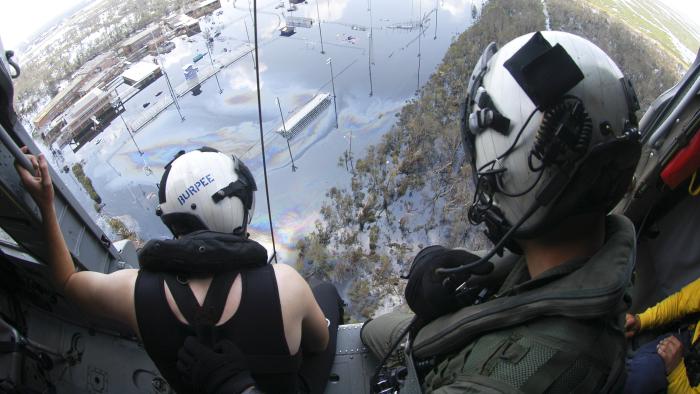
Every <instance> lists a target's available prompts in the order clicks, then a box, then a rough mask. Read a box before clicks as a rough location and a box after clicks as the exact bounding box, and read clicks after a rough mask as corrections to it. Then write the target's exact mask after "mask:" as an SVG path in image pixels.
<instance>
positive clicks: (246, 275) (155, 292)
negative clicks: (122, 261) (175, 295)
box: [134, 265, 325, 394]
mask: <svg viewBox="0 0 700 394" xmlns="http://www.w3.org/2000/svg"><path fill="white" fill-rule="evenodd" d="M241 279H242V280H241V282H242V292H241V301H240V305H239V307H238V310H237V311H236V313H235V314H234V316H233V317H232V318H231V319H229V320H228V321H226V322H225V323H224V324H222V325H220V326H217V327H215V329H214V336H215V337H216V338H218V339H224V338H225V339H230V340H232V341H233V342H234V343H236V345H238V347H239V348H240V349H241V351H242V352H243V353H244V354H246V355H258V356H260V355H269V356H271V358H276V357H277V358H279V357H280V356H289V347H288V345H287V341H286V337H285V333H284V325H283V322H282V309H281V306H280V298H279V293H278V291H277V281H276V279H275V273H274V269H273V267H272V266H271V265H266V266H264V267H260V268H255V269H252V270H248V271H241ZM163 281H164V277H163V275H162V274H160V273H153V272H148V271H144V270H141V271H139V275H138V278H137V279H136V288H135V292H134V303H135V306H136V318H137V323H138V326H139V331H140V333H141V338H142V340H143V343H144V347H145V349H146V352H147V353H148V355H149V356H150V357H151V359H152V360H153V361H154V362H155V364H156V366H157V367H158V369H159V371H160V373H161V374H162V375H163V377H164V378H165V379H166V380H167V381H168V383H169V384H170V386H171V387H172V388H173V389H174V390H175V391H176V392H178V393H180V394H183V393H191V392H193V389H192V387H190V386H189V385H187V384H186V383H184V382H183V381H182V380H181V379H180V376H179V373H178V371H177V368H176V363H177V352H178V350H179V349H180V347H181V346H182V344H183V343H184V341H185V338H186V337H188V336H192V335H195V332H194V330H193V329H192V328H191V327H190V326H188V325H186V324H183V323H181V322H180V321H179V320H178V319H177V317H175V315H174V314H173V312H172V311H171V309H170V306H169V305H168V301H167V300H166V298H165V289H164V285H163ZM295 358H297V359H299V361H301V360H300V358H301V352H299V353H297V355H296V356H295ZM251 370H252V372H253V378H254V379H255V381H256V383H257V385H258V387H259V388H260V389H261V390H263V391H265V392H267V393H288V392H296V391H297V374H296V373H286V374H280V373H256V371H255V368H251ZM324 380H325V379H324Z"/></svg>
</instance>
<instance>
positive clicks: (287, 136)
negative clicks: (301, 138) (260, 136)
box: [275, 97, 297, 172]
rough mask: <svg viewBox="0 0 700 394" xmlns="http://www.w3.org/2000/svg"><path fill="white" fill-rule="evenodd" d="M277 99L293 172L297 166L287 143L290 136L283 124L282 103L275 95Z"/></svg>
mask: <svg viewBox="0 0 700 394" xmlns="http://www.w3.org/2000/svg"><path fill="white" fill-rule="evenodd" d="M275 99H276V100H277V107H278V108H279V109H280V118H282V130H284V134H285V136H284V139H286V140H287V149H289V157H290V158H291V159H292V172H295V171H296V170H297V166H295V165H294V156H292V147H291V146H290V145H289V138H291V136H290V135H289V134H287V126H286V125H285V124H284V115H282V104H280V98H279V97H275Z"/></svg>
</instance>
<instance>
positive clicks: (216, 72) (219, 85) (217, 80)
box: [205, 37, 224, 94]
mask: <svg viewBox="0 0 700 394" xmlns="http://www.w3.org/2000/svg"><path fill="white" fill-rule="evenodd" d="M210 38H211V37H207V42H206V45H205V46H206V47H207V53H208V54H209V63H211V68H212V71H213V72H214V79H216V85H217V86H218V87H219V94H221V93H223V92H224V90H223V89H221V84H220V83H219V72H218V71H216V67H215V66H214V59H212V58H211V51H210V50H209V44H210V41H209V39H210Z"/></svg>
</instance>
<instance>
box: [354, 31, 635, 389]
mask: <svg viewBox="0 0 700 394" xmlns="http://www.w3.org/2000/svg"><path fill="white" fill-rule="evenodd" d="M638 108H639V107H638V103H637V100H636V97H635V94H634V92H633V89H632V86H631V84H630V83H629V82H628V80H627V79H626V78H624V76H623V74H622V72H621V71H620V70H619V69H618V67H617V66H616V65H615V63H614V62H613V61H612V60H611V59H610V58H609V57H608V56H607V55H606V54H605V53H604V52H603V51H602V50H601V49H599V48H598V47H597V46H595V45H594V44H593V43H591V42H589V41H587V40H586V39H583V38H581V37H578V36H575V35H572V34H568V33H564V32H549V31H548V32H541V33H534V34H528V35H525V36H522V37H519V38H516V39H514V40H512V41H511V42H509V43H508V44H506V45H505V46H504V47H503V48H501V49H500V50H498V49H497V47H496V44H491V45H489V46H488V47H487V48H486V50H485V51H484V55H483V56H482V58H481V59H479V61H478V62H477V65H476V68H475V69H474V72H473V74H472V75H471V77H470V80H469V87H468V92H467V97H466V100H465V105H464V108H463V111H464V113H463V120H462V135H463V143H464V148H465V151H466V155H467V156H466V157H467V158H470V159H471V160H472V167H473V170H474V181H475V182H476V192H475V197H474V202H473V205H472V206H471V207H470V214H469V217H470V221H472V223H474V224H479V223H485V224H486V226H487V228H488V232H487V234H488V236H489V238H490V239H491V240H492V241H493V242H494V244H495V247H494V248H493V250H491V251H490V252H488V253H486V254H478V253H477V254H474V253H471V252H468V251H466V250H461V249H454V250H448V249H445V248H442V247H439V246H431V247H429V248H426V249H424V250H422V251H421V252H420V253H419V254H418V255H417V256H416V258H415V259H414V262H413V264H412V267H411V273H410V274H409V281H408V284H407V286H406V299H407V302H408V304H409V306H410V307H411V309H412V310H413V312H414V313H415V315H412V314H400V313H397V312H393V313H390V314H388V315H384V316H380V317H378V318H376V319H374V320H371V321H369V322H368V323H367V324H366V325H365V327H364V328H363V331H362V339H363V342H364V343H365V344H366V345H367V346H368V347H370V348H371V349H372V351H373V352H374V353H375V354H376V355H377V356H378V357H380V358H382V357H385V356H386V355H387V354H388V353H389V352H390V350H391V345H392V344H395V343H398V341H397V337H399V336H400V335H399V333H400V332H401V331H410V333H411V339H410V342H409V343H410V346H408V352H407V355H408V357H407V360H408V361H409V378H408V380H409V381H410V380H411V379H412V377H413V378H416V379H418V381H419V382H420V384H421V386H422V387H423V389H424V390H425V391H426V392H433V391H434V392H445V393H447V392H463V391H470V390H471V391H474V392H513V393H515V392H525V393H541V392H551V393H560V392H590V393H599V392H611V391H619V390H620V389H621V388H622V385H623V384H624V374H625V373H624V357H625V338H624V335H623V331H624V330H623V324H624V311H625V310H626V309H627V301H626V297H625V291H626V287H627V285H628V283H629V281H630V276H631V272H632V268H633V264H634V250H635V232H634V228H633V225H632V223H631V222H630V221H629V220H627V219H626V218H624V217H621V216H616V215H609V216H606V215H607V212H609V211H610V210H611V209H612V208H613V206H614V205H615V204H616V203H617V202H618V200H619V199H620V198H621V197H622V196H623V194H624V193H625V191H626V190H627V187H628V184H629V182H630V180H631V177H632V174H633V172H634V169H635V166H636V163H637V161H638V159H639V154H640V144H639V142H638V133H637V130H636V123H637V122H636V117H635V114H634V113H635V111H636V110H637V109H638ZM503 248H507V249H509V250H510V251H511V252H514V253H516V254H522V256H521V257H517V256H516V257H515V258H507V257H503V258H499V257H497V256H496V255H497V254H500V253H501V252H502V251H503ZM508 264H512V265H508ZM504 266H505V267H506V268H505V269H504V268H503V267H504ZM501 273H505V275H503V276H500V275H501ZM416 362H417V363H416ZM414 365H418V366H419V369H418V370H416V368H414V367H413V366H414ZM426 365H428V367H425V366H426ZM387 376H392V374H386V373H384V374H382V373H380V374H378V378H377V379H376V381H375V390H376V391H378V392H381V391H382V390H387V389H391V388H390V386H391V385H392V384H393V383H392V381H391V379H388V378H387Z"/></svg>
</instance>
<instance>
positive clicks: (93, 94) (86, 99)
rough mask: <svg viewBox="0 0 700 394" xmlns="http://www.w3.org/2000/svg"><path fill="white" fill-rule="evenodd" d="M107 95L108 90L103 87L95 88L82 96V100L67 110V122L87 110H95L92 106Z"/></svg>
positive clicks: (65, 114)
mask: <svg viewBox="0 0 700 394" xmlns="http://www.w3.org/2000/svg"><path fill="white" fill-rule="evenodd" d="M105 96H107V92H105V91H104V90H102V89H98V88H94V89H92V90H90V91H89V92H88V93H87V94H86V95H85V96H83V97H81V98H80V100H78V101H77V102H76V103H75V104H73V105H71V107H70V108H68V109H67V110H66V112H65V113H64V116H65V118H66V122H68V123H70V122H72V121H73V120H75V119H77V118H79V117H81V116H83V115H84V114H85V112H88V111H90V110H93V109H94V108H92V106H94V105H95V104H96V103H98V102H99V101H100V100H102V99H103V98H104V97H105Z"/></svg>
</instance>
